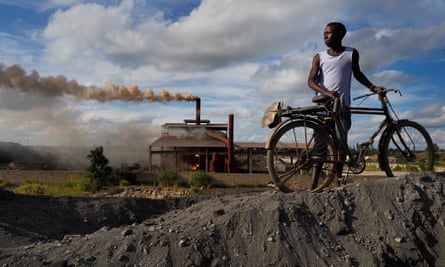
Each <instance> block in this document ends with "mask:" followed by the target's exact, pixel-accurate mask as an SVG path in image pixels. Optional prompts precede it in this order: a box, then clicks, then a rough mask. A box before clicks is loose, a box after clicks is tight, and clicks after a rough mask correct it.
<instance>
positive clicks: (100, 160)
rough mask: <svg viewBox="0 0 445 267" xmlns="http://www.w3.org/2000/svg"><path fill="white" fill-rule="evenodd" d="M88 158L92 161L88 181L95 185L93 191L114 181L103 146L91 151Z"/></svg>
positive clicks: (88, 171)
mask: <svg viewBox="0 0 445 267" xmlns="http://www.w3.org/2000/svg"><path fill="white" fill-rule="evenodd" d="M87 158H88V159H89V160H90V166H89V167H88V170H87V179H89V180H90V182H91V184H92V185H93V187H94V188H93V190H99V189H101V188H102V187H104V186H106V185H108V184H110V183H111V181H112V169H111V167H110V166H108V159H107V158H106V157H105V156H104V149H103V147H102V146H99V147H97V148H95V149H94V150H91V151H90V153H89V154H88V156H87Z"/></svg>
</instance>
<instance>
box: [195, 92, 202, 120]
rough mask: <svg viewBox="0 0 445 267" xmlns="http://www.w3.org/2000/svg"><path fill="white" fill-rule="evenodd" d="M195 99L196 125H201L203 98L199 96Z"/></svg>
mask: <svg viewBox="0 0 445 267" xmlns="http://www.w3.org/2000/svg"><path fill="white" fill-rule="evenodd" d="M195 101H196V111H195V112H196V114H195V116H196V117H195V121H196V125H199V124H201V98H199V97H197V98H196V100H195Z"/></svg>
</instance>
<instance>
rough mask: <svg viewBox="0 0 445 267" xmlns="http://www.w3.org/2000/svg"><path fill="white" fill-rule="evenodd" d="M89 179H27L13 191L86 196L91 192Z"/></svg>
mask: <svg viewBox="0 0 445 267" xmlns="http://www.w3.org/2000/svg"><path fill="white" fill-rule="evenodd" d="M89 187H90V184H89V181H88V180H87V179H73V178H71V179H70V180H69V181H63V182H47V183H42V182H33V181H30V180H26V181H25V182H23V183H22V184H20V185H19V186H17V187H16V188H15V189H14V190H13V191H14V192H15V193H19V194H27V195H47V196H85V195H88V192H89Z"/></svg>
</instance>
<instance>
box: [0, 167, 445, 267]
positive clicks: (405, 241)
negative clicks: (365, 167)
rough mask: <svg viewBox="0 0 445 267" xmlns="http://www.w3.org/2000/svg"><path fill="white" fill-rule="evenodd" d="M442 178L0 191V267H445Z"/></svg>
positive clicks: (426, 175) (429, 175)
mask: <svg viewBox="0 0 445 267" xmlns="http://www.w3.org/2000/svg"><path fill="white" fill-rule="evenodd" d="M444 183H445V175H444V174H441V173H423V174H416V175H410V174H409V175H406V176H400V177H397V178H388V179H381V180H378V181H360V182H358V183H353V184H349V185H346V186H343V187H340V188H330V189H326V190H325V191H323V192H321V193H317V194H313V193H306V192H300V193H290V194H284V193H280V192H277V191H274V190H273V189H270V188H263V189H257V190H255V191H245V192H240V191H237V192H231V193H229V194H227V193H226V194H224V193H222V192H218V193H216V194H215V193H211V194H202V195H187V196H184V197H179V198H165V199H147V198H135V197H92V198H86V197H85V198H68V197H58V198H53V197H42V196H23V195H17V194H13V193H11V192H8V191H4V190H3V191H0V212H1V214H2V216H1V218H0V265H2V266H445V259H444V256H443V255H445V243H444V242H445V231H444V230H445V211H444V208H445V206H444V203H445V194H444V188H443V184H444Z"/></svg>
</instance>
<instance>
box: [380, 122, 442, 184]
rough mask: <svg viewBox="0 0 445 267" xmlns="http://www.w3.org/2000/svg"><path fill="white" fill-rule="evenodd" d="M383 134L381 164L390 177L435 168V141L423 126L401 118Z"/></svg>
mask: <svg viewBox="0 0 445 267" xmlns="http://www.w3.org/2000/svg"><path fill="white" fill-rule="evenodd" d="M383 136H384V139H383V143H382V145H381V151H380V153H381V156H382V160H381V164H382V169H383V170H384V171H385V173H386V175H387V176H388V177H394V176H399V175H403V174H406V173H413V172H421V171H433V170H434V154H435V152H434V146H433V141H432V139H431V137H430V135H429V134H428V132H427V131H426V129H425V128H424V127H423V126H421V125H420V124H418V123H416V122H414V121H410V120H400V121H398V122H397V123H396V125H395V127H392V128H390V129H388V132H387V133H386V134H384V135H383Z"/></svg>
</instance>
